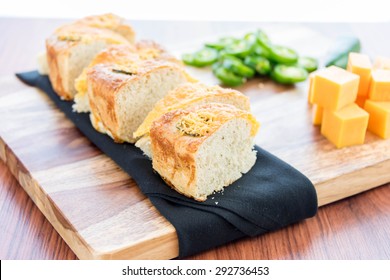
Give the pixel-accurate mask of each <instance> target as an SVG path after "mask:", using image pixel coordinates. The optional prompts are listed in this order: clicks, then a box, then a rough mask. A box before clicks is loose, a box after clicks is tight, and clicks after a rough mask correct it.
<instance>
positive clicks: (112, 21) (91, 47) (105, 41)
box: [46, 14, 134, 100]
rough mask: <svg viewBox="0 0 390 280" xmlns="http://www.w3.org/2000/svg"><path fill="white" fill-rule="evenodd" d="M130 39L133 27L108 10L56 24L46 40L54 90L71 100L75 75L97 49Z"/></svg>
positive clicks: (129, 40) (50, 75)
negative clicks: (104, 12)
mask: <svg viewBox="0 0 390 280" xmlns="http://www.w3.org/2000/svg"><path fill="white" fill-rule="evenodd" d="M133 42H134V32H133V29H132V28H131V27H130V26H128V25H125V24H124V22H123V19H121V18H119V17H117V16H115V15H112V14H105V15H100V16H91V17H87V18H84V19H81V20H78V21H76V22H73V23H71V24H67V25H64V26H62V27H60V28H58V29H57V30H56V31H55V32H54V33H53V34H52V35H51V36H50V37H49V38H48V39H47V40H46V57H47V63H48V66H49V78H50V82H51V84H52V86H53V88H54V90H55V92H56V93H57V94H58V95H59V96H60V97H61V98H62V99H65V100H72V99H73V97H74V95H75V94H76V89H75V87H74V81H75V79H76V78H77V77H78V76H79V75H80V74H81V72H82V70H83V69H84V68H85V67H86V66H88V64H89V63H90V62H91V60H92V59H93V58H94V57H95V55H96V54H97V53H98V52H100V51H101V50H102V49H104V48H106V47H107V46H109V45H112V44H131V43H133Z"/></svg>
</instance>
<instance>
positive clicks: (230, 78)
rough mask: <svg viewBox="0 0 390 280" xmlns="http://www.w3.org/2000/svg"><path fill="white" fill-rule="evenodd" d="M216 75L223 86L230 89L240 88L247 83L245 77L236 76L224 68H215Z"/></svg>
mask: <svg viewBox="0 0 390 280" xmlns="http://www.w3.org/2000/svg"><path fill="white" fill-rule="evenodd" d="M214 75H215V76H216V77H217V78H218V79H219V80H220V81H221V82H222V84H224V85H226V86H229V87H236V86H240V85H242V84H244V83H245V81H246V79H245V78H244V77H242V76H239V75H236V74H234V73H233V72H231V71H229V70H228V69H226V68H224V67H215V69H214Z"/></svg>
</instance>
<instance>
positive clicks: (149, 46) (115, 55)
mask: <svg viewBox="0 0 390 280" xmlns="http://www.w3.org/2000/svg"><path fill="white" fill-rule="evenodd" d="M150 59H154V60H162V61H170V62H173V63H177V64H179V65H182V63H181V61H179V60H178V59H176V58H175V57H174V56H172V55H170V54H169V53H168V52H167V51H166V50H165V49H164V48H162V47H161V46H160V45H158V44H157V43H155V42H153V41H146V40H143V41H139V42H137V43H136V44H135V45H131V44H126V45H112V46H109V47H107V48H106V49H104V50H102V51H101V52H99V53H98V54H97V55H96V56H95V57H94V59H93V60H92V61H91V63H90V64H89V65H88V67H86V68H84V70H83V72H82V73H81V74H80V76H79V77H78V78H77V79H76V81H75V88H76V91H77V94H76V95H75V97H74V101H75V104H74V105H73V109H74V110H75V111H76V112H78V113H86V112H89V111H90V106H89V101H88V94H87V91H88V87H87V71H88V69H90V68H92V67H93V66H95V65H97V64H113V63H115V64H118V65H127V64H129V63H130V64H131V63H133V62H134V61H136V60H150Z"/></svg>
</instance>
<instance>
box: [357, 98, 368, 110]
mask: <svg viewBox="0 0 390 280" xmlns="http://www.w3.org/2000/svg"><path fill="white" fill-rule="evenodd" d="M366 100H367V98H366V97H364V96H358V97H357V98H356V100H355V103H356V104H357V105H358V106H359V107H360V108H364V103H365V102H366Z"/></svg>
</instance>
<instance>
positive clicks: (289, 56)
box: [270, 45, 298, 64]
mask: <svg viewBox="0 0 390 280" xmlns="http://www.w3.org/2000/svg"><path fill="white" fill-rule="evenodd" d="M270 59H271V60H273V61H275V62H277V63H282V64H293V63H295V62H297V61H298V54H297V53H296V51H294V50H293V49H290V48H287V47H284V46H278V45H272V47H271V48H270Z"/></svg>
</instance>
